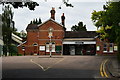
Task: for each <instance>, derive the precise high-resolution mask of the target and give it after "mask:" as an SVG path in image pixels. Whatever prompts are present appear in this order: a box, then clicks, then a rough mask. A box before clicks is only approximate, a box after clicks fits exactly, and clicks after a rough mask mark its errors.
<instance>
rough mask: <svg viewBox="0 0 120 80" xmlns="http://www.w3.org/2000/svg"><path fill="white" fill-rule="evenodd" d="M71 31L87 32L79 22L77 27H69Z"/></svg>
mask: <svg viewBox="0 0 120 80" xmlns="http://www.w3.org/2000/svg"><path fill="white" fill-rule="evenodd" d="M71 30H72V31H87V29H86V25H83V22H79V23H78V25H74V26H72V27H71Z"/></svg>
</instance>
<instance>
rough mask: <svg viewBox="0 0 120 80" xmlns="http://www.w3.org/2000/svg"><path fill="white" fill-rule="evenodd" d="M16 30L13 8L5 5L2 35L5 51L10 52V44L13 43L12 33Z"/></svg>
mask: <svg viewBox="0 0 120 80" xmlns="http://www.w3.org/2000/svg"><path fill="white" fill-rule="evenodd" d="M14 30H15V28H14V21H13V12H12V8H11V7H10V6H9V5H8V6H5V7H4V9H3V13H2V35H3V42H4V46H3V53H4V54H7V52H10V45H11V43H12V38H11V35H12V34H11V33H12V32H13V31H14Z"/></svg>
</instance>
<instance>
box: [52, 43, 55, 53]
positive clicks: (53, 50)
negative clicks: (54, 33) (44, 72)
mask: <svg viewBox="0 0 120 80" xmlns="http://www.w3.org/2000/svg"><path fill="white" fill-rule="evenodd" d="M52 52H55V44H52Z"/></svg>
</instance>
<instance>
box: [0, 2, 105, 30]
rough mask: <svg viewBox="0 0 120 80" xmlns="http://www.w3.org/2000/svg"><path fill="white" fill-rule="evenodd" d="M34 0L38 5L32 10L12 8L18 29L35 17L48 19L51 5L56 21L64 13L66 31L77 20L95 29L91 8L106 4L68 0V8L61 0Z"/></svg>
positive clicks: (89, 28) (95, 8)
mask: <svg viewBox="0 0 120 80" xmlns="http://www.w3.org/2000/svg"><path fill="white" fill-rule="evenodd" d="M34 1H37V2H38V3H39V6H37V7H36V8H35V10H34V11H31V10H29V9H28V8H25V7H24V8H18V9H13V12H14V18H13V20H14V21H15V27H16V28H17V29H18V31H21V30H25V29H26V27H27V25H28V24H29V23H30V21H31V20H33V19H35V18H41V20H42V22H44V21H46V20H48V19H49V18H50V10H51V8H52V7H55V10H56V14H55V20H56V21H57V22H58V23H61V15H62V13H64V14H65V17H66V19H65V26H66V28H67V31H70V30H71V27H72V26H73V25H75V24H77V23H78V22H79V21H82V22H83V23H84V24H85V25H86V27H87V30H88V31H95V30H96V27H95V26H94V25H93V23H92V21H91V13H92V12H93V10H96V11H99V10H103V5H104V4H106V0H84V1H83V0H69V1H70V3H72V5H73V6H74V7H73V8H70V7H65V5H64V4H63V3H62V0H59V1H58V0H47V2H45V1H44V0H40V1H41V2H40V1H39V0H34ZM59 6H61V7H62V9H59ZM0 7H1V6H0ZM0 12H1V11H0Z"/></svg>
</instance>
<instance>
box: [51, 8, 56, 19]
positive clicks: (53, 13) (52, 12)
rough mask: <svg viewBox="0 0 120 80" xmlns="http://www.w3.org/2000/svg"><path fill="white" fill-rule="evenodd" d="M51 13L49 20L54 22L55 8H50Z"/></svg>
mask: <svg viewBox="0 0 120 80" xmlns="http://www.w3.org/2000/svg"><path fill="white" fill-rule="evenodd" d="M50 13H51V18H52V19H54V20H55V8H54V7H52V10H51V11H50Z"/></svg>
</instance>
